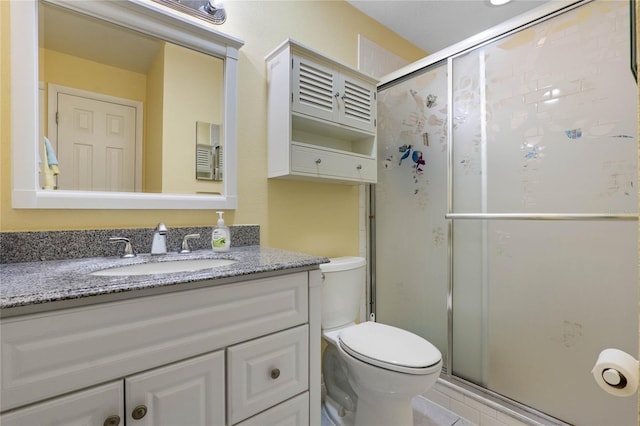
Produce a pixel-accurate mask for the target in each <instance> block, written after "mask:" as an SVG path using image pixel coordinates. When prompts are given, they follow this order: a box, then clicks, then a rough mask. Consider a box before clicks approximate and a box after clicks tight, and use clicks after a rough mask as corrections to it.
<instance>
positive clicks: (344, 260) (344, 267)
mask: <svg viewBox="0 0 640 426" xmlns="http://www.w3.org/2000/svg"><path fill="white" fill-rule="evenodd" d="M366 264H367V261H366V259H365V258H363V257H356V256H343V257H333V258H330V259H329V263H323V264H321V265H320V269H321V270H322V272H336V271H348V270H350V269H357V268H360V267H362V266H364V265H366Z"/></svg>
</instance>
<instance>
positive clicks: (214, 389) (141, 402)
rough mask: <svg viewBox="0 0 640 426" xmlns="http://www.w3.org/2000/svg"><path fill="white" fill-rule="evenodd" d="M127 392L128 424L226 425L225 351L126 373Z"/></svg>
mask: <svg viewBox="0 0 640 426" xmlns="http://www.w3.org/2000/svg"><path fill="white" fill-rule="evenodd" d="M125 393H126V408H127V413H126V416H127V424H128V425H134V426H175V425H181V426H205V425H206V426H211V425H224V423H225V412H224V409H225V408H224V407H225V400H224V394H225V383H224V351H218V352H214V353H212V354H207V355H202V356H199V357H196V358H193V359H189V360H186V361H181V362H178V363H176V364H172V365H168V366H165V367H160V368H156V369H154V370H150V371H148V372H146V373H141V374H137V375H135V376H131V377H127V378H126V379H125Z"/></svg>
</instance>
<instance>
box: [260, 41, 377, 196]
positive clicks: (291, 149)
mask: <svg viewBox="0 0 640 426" xmlns="http://www.w3.org/2000/svg"><path fill="white" fill-rule="evenodd" d="M267 74H268V83H269V88H268V144H269V155H268V157H269V158H268V165H269V177H270V178H274V177H284V178H297V179H314V180H325V181H326V180H329V181H336V182H341V183H375V182H376V180H377V168H376V83H377V81H376V80H375V79H373V78H371V77H369V76H367V75H365V74H362V73H360V72H359V71H356V70H354V69H351V68H349V67H347V66H345V65H343V64H340V63H339V62H336V61H334V60H332V59H329V58H327V57H326V56H324V55H322V54H320V53H318V52H316V51H314V50H312V49H309V48H307V47H305V46H303V45H301V44H299V43H297V42H295V41H293V40H287V41H285V42H284V43H283V44H281V45H280V46H279V47H278V48H277V49H275V50H274V51H273V52H272V53H271V54H269V55H268V56H267Z"/></svg>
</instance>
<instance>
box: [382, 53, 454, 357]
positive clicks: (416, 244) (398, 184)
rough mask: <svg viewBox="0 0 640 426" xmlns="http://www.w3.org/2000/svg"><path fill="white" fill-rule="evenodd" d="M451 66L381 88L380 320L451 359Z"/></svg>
mask: <svg viewBox="0 0 640 426" xmlns="http://www.w3.org/2000/svg"><path fill="white" fill-rule="evenodd" d="M447 98H448V96H447V66H446V63H442V64H436V65H435V66H432V67H430V68H429V69H427V70H425V71H423V72H422V73H421V74H420V75H417V76H414V77H413V78H411V79H408V80H406V81H404V82H402V83H399V84H397V85H394V86H392V87H389V88H387V89H384V90H382V91H380V92H379V93H378V158H379V160H380V161H379V162H378V177H379V179H378V184H377V185H376V186H375V197H376V202H375V218H376V224H377V226H376V241H375V245H376V282H377V283H378V285H377V286H376V293H375V296H376V297H375V300H376V303H375V311H376V319H377V321H380V322H382V323H386V324H392V325H395V326H398V327H401V328H404V329H406V330H409V331H412V332H414V333H416V334H418V335H420V336H423V337H425V338H427V339H428V340H429V341H430V342H431V343H433V344H434V345H435V346H436V347H437V348H438V349H439V350H440V351H441V352H442V354H443V357H444V358H445V359H446V357H447V294H448V266H447V265H448V261H447V259H448V245H449V244H448V231H447V226H448V225H447V221H446V220H445V217H444V216H445V214H446V212H447V183H446V182H447V161H446V159H447Z"/></svg>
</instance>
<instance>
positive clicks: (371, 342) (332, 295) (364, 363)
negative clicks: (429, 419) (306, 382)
mask: <svg viewBox="0 0 640 426" xmlns="http://www.w3.org/2000/svg"><path fill="white" fill-rule="evenodd" d="M364 267H365V260H364V259H362V258H358V257H341V258H335V259H330V263H328V264H323V265H321V266H320V269H321V271H322V274H323V285H322V305H323V312H322V328H323V330H322V335H323V338H324V339H325V341H326V342H327V343H328V345H327V348H326V350H325V353H324V357H323V364H322V374H323V379H324V383H325V387H326V395H325V398H324V401H323V411H324V413H325V414H326V415H327V417H329V419H330V420H331V421H332V422H333V423H334V424H336V425H337V426H341V425H345V426H351V425H356V426H364V425H367V426H369V425H381V426H382V425H384V426H389V425H394V426H396V425H397V426H402V425H407V426H411V425H413V409H412V407H411V400H412V399H413V398H414V397H415V396H417V395H419V394H421V393H423V392H425V391H426V390H428V389H429V388H430V387H431V386H433V384H434V383H435V382H436V380H437V379H438V376H439V375H440V369H441V367H442V355H441V353H440V351H439V350H438V349H437V348H436V347H435V346H433V345H432V344H431V343H429V342H428V341H427V340H425V339H423V338H421V337H420V336H417V335H415V334H413V333H410V332H408V331H406V330H402V329H400V328H397V327H392V326H389V325H385V324H380V323H376V322H370V321H369V322H364V323H360V324H355V322H354V320H355V317H356V315H357V313H358V311H359V303H360V294H361V289H362V286H363V284H364V273H365V272H364Z"/></svg>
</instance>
